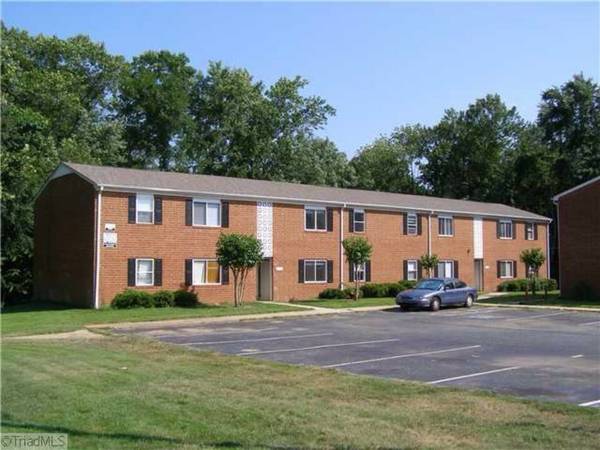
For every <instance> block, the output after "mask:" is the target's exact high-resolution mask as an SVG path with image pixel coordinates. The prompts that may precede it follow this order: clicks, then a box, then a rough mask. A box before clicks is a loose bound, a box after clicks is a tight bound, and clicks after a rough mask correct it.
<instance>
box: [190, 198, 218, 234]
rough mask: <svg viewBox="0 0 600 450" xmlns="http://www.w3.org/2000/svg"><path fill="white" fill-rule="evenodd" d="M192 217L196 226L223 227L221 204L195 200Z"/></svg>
mask: <svg viewBox="0 0 600 450" xmlns="http://www.w3.org/2000/svg"><path fill="white" fill-rule="evenodd" d="M192 215H193V217H192V223H193V224H194V225H197V226H206V227H219V226H221V203H220V202H215V201H206V200H196V199H194V207H193V209H192Z"/></svg>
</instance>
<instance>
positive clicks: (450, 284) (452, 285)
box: [444, 282, 454, 289]
mask: <svg viewBox="0 0 600 450" xmlns="http://www.w3.org/2000/svg"><path fill="white" fill-rule="evenodd" d="M444 289H454V284H452V282H450V283H446V284H445V285H444Z"/></svg>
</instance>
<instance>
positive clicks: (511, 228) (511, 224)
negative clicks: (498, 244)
mask: <svg viewBox="0 0 600 450" xmlns="http://www.w3.org/2000/svg"><path fill="white" fill-rule="evenodd" d="M499 222H500V233H499V236H500V239H508V240H510V239H512V238H513V236H514V234H515V230H514V226H515V224H514V223H513V221H512V220H508V219H502V220H499ZM502 224H509V225H510V236H508V237H507V236H502Z"/></svg>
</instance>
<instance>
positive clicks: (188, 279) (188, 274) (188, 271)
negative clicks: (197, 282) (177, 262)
mask: <svg viewBox="0 0 600 450" xmlns="http://www.w3.org/2000/svg"><path fill="white" fill-rule="evenodd" d="M185 285H186V286H191V285H192V260H191V259H186V260H185Z"/></svg>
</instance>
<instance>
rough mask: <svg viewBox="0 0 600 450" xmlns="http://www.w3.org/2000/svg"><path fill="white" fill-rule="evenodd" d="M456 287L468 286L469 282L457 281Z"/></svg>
mask: <svg viewBox="0 0 600 450" xmlns="http://www.w3.org/2000/svg"><path fill="white" fill-rule="evenodd" d="M454 287H455V288H456V289H462V288H466V287H467V283H465V282H464V281H457V282H456V283H454Z"/></svg>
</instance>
